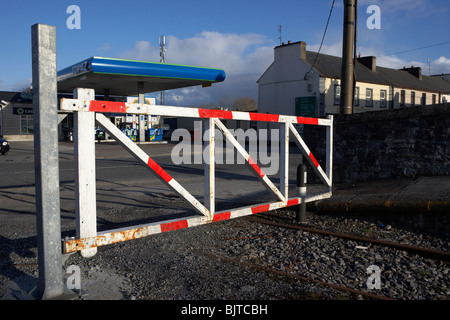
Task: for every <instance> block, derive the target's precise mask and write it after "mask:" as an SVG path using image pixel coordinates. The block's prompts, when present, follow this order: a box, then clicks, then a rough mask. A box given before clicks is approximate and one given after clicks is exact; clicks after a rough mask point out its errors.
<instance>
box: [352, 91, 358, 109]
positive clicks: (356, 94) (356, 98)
mask: <svg viewBox="0 0 450 320" xmlns="http://www.w3.org/2000/svg"><path fill="white" fill-rule="evenodd" d="M353 102H354V105H355V106H359V87H355V98H354V99H353Z"/></svg>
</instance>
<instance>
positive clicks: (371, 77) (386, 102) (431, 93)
mask: <svg viewBox="0 0 450 320" xmlns="http://www.w3.org/2000/svg"><path fill="white" fill-rule="evenodd" d="M341 65H342V59H341V58H340V57H335V56H331V55H326V54H321V53H320V54H317V53H316V52H311V51H307V50H306V43H305V42H303V41H300V42H295V43H290V42H289V43H287V44H282V45H280V46H277V47H275V49H274V61H273V63H272V64H271V65H270V66H269V68H268V69H267V70H266V71H265V72H264V73H263V75H262V76H261V77H260V78H259V80H258V81H257V83H258V110H259V112H263V113H277V114H286V115H297V116H311V117H322V116H325V115H328V114H338V113H339V109H340V107H339V106H340V97H341V87H340V77H341ZM448 101H450V83H449V82H448V81H445V80H444V79H443V77H440V76H425V75H423V74H422V70H421V68H420V67H408V68H403V69H400V70H396V69H390V68H385V67H379V66H377V65H376V57H373V56H370V57H358V58H357V61H356V63H355V95H354V107H353V113H358V112H367V111H376V110H383V109H392V108H402V107H409V106H414V105H433V104H439V103H445V102H448Z"/></svg>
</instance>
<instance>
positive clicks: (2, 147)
mask: <svg viewBox="0 0 450 320" xmlns="http://www.w3.org/2000/svg"><path fill="white" fill-rule="evenodd" d="M8 151H9V142H8V141H7V140H6V139H3V138H0V152H1V154H5V153H7V152H8Z"/></svg>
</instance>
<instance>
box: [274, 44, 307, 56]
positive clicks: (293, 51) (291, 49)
mask: <svg viewBox="0 0 450 320" xmlns="http://www.w3.org/2000/svg"><path fill="white" fill-rule="evenodd" d="M299 51H300V52H299ZM299 53H300V56H299ZM286 54H287V56H286V57H290V58H291V59H292V58H293V57H295V58H297V57H299V58H300V59H302V60H305V61H306V42H304V41H299V42H292V41H288V43H287V44H286V43H284V42H283V43H282V44H281V45H279V46H277V47H275V60H278V59H280V57H281V56H285V55H286Z"/></svg>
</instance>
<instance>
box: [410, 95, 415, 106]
mask: <svg viewBox="0 0 450 320" xmlns="http://www.w3.org/2000/svg"><path fill="white" fill-rule="evenodd" d="M415 104H416V93H415V92H414V91H411V105H412V106H413V105H415Z"/></svg>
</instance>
